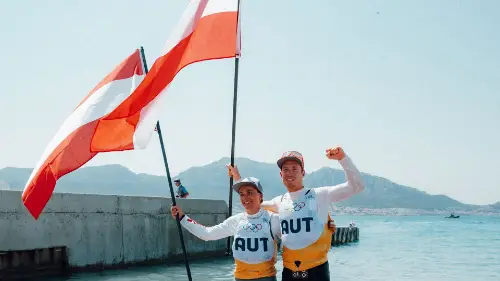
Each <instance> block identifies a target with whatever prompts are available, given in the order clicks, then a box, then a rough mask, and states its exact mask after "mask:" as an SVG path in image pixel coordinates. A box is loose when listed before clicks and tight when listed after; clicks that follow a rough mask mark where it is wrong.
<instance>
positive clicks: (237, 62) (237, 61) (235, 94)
mask: <svg viewBox="0 0 500 281" xmlns="http://www.w3.org/2000/svg"><path fill="white" fill-rule="evenodd" d="M237 21H238V22H237V23H236V32H237V35H239V33H238V32H239V30H238V29H239V27H240V22H239V21H240V0H238V17H237ZM239 39H240V38H236V40H239ZM237 44H239V42H238V43H237ZM240 48H241V45H240ZM239 65H240V58H239V54H237V55H236V57H235V60H234V88H233V124H232V132H231V166H233V167H234V143H235V138H236V104H237V101H238V69H239ZM232 214H233V177H229V212H228V217H230V216H231V215H232ZM226 255H227V256H229V255H232V251H231V236H229V237H228V238H227V251H226Z"/></svg>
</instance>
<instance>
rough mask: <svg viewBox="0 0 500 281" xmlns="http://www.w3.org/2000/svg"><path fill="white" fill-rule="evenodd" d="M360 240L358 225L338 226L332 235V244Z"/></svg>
mask: <svg viewBox="0 0 500 281" xmlns="http://www.w3.org/2000/svg"><path fill="white" fill-rule="evenodd" d="M357 241H359V228H358V227H337V230H336V231H335V232H334V233H333V236H332V246H337V245H343V244H347V243H351V242H357Z"/></svg>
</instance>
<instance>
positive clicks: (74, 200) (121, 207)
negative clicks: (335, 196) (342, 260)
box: [0, 190, 359, 280]
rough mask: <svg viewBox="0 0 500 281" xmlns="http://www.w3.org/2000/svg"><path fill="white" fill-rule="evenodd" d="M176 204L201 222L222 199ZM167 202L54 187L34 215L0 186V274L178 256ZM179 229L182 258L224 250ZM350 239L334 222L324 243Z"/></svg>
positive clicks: (219, 209) (220, 211)
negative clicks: (47, 201) (38, 213)
mask: <svg viewBox="0 0 500 281" xmlns="http://www.w3.org/2000/svg"><path fill="white" fill-rule="evenodd" d="M177 204H179V205H180V206H182V207H183V209H184V211H185V212H186V213H187V214H189V215H190V217H192V218H193V219H194V220H196V221H197V222H199V223H200V224H204V225H215V224H218V223H220V222H222V221H223V220H224V219H226V216H227V213H228V205H227V203H226V202H225V201H224V200H206V199H177ZM171 205H172V201H171V199H170V198H164V197H134V196H117V195H93V194H70V193H54V194H53V195H52V198H51V200H50V201H49V203H48V205H47V207H46V208H45V210H44V212H43V213H42V214H41V216H40V217H39V219H38V220H35V219H34V218H33V217H32V216H31V215H30V214H29V213H28V212H27V210H26V208H25V207H24V205H23V204H22V202H21V192H20V191H14V190H0V280H3V279H7V278H30V277H34V276H43V275H65V274H70V273H71V272H79V271H100V270H104V269H111V268H125V267H128V266H131V265H148V264H150V265H153V264H165V263H175V262H182V261H183V251H182V246H181V243H180V238H179V233H178V229H177V225H176V222H175V220H173V219H172V217H171V214H170V206H171ZM182 231H183V232H182V233H183V237H184V243H185V246H186V251H187V253H188V257H189V259H190V260H196V259H205V258H211V257H222V256H225V253H226V250H227V249H226V247H227V239H221V240H217V241H203V240H201V239H199V238H197V237H196V236H194V235H192V234H191V233H189V232H188V231H186V230H185V229H183V230H182ZM357 239H359V229H357V228H352V227H338V228H337V230H336V232H335V233H334V234H333V236H332V246H334V245H341V244H345V243H349V242H351V241H357Z"/></svg>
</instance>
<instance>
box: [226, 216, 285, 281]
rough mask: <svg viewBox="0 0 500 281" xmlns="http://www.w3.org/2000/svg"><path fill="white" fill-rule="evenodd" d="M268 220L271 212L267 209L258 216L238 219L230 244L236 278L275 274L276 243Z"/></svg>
mask: <svg viewBox="0 0 500 281" xmlns="http://www.w3.org/2000/svg"><path fill="white" fill-rule="evenodd" d="M270 222H271V214H270V213H269V212H267V211H264V212H262V214H261V215H260V216H257V217H253V218H252V217H247V219H243V220H240V222H239V224H238V227H237V229H236V233H235V234H234V241H233V246H232V250H233V257H234V260H235V263H236V269H235V277H236V278H241V279H249V278H260V277H267V276H274V275H276V268H275V267H274V265H275V263H276V255H277V245H276V242H275V239H274V235H273V233H272V230H271V224H270ZM275 223H277V220H276V221H275Z"/></svg>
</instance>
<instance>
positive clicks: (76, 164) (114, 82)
mask: <svg viewBox="0 0 500 281" xmlns="http://www.w3.org/2000/svg"><path fill="white" fill-rule="evenodd" d="M143 78H144V68H143V65H142V60H141V55H140V52H139V50H136V51H135V52H134V53H133V54H132V55H130V56H129V57H128V58H126V59H125V60H124V61H123V62H122V63H121V64H119V65H118V66H117V67H116V68H115V69H114V70H113V71H112V72H111V73H109V74H108V76H106V77H105V78H104V79H103V80H102V81H101V82H100V83H99V84H98V85H97V86H96V87H95V88H94V89H93V90H92V91H90V93H89V94H88V95H87V97H85V98H84V99H83V101H81V102H80V104H79V105H78V106H77V107H76V109H75V110H73V112H72V114H71V115H70V116H69V117H68V118H67V119H66V120H65V121H64V123H63V124H62V126H61V127H60V128H59V130H58V131H57V133H56V135H55V136H54V137H53V138H52V140H51V141H50V143H49V145H48V146H47V147H46V148H45V152H44V153H43V155H42V157H41V159H40V160H39V162H38V163H37V164H36V166H35V169H34V170H33V172H32V173H31V176H30V178H29V180H28V182H27V184H26V187H25V189H24V191H23V194H22V200H23V203H24V205H25V206H26V208H27V209H28V211H29V212H30V213H31V215H32V216H33V217H34V218H35V219H38V217H39V215H40V213H41V212H42V210H43V208H44V207H45V205H46V204H47V202H48V201H49V199H50V196H51V195H52V192H53V190H54V188H55V185H56V182H57V180H58V179H59V178H61V177H62V176H64V175H66V174H68V173H71V172H72V171H74V170H76V169H78V168H80V167H81V166H83V165H84V164H85V163H87V162H88V161H90V160H91V159H92V158H93V157H94V156H95V155H96V154H97V152H94V151H92V150H91V149H90V146H91V142H92V138H93V133H94V131H95V129H96V128H97V127H98V125H99V122H100V120H102V118H103V117H105V116H106V115H107V114H109V113H110V112H111V111H112V110H114V109H115V108H116V107H117V106H118V105H120V104H121V103H122V102H123V101H124V100H125V99H126V98H127V97H129V96H130V95H131V94H132V93H133V91H134V90H135V88H136V87H137V86H138V85H139V84H140V82H141V81H142V80H143Z"/></svg>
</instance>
